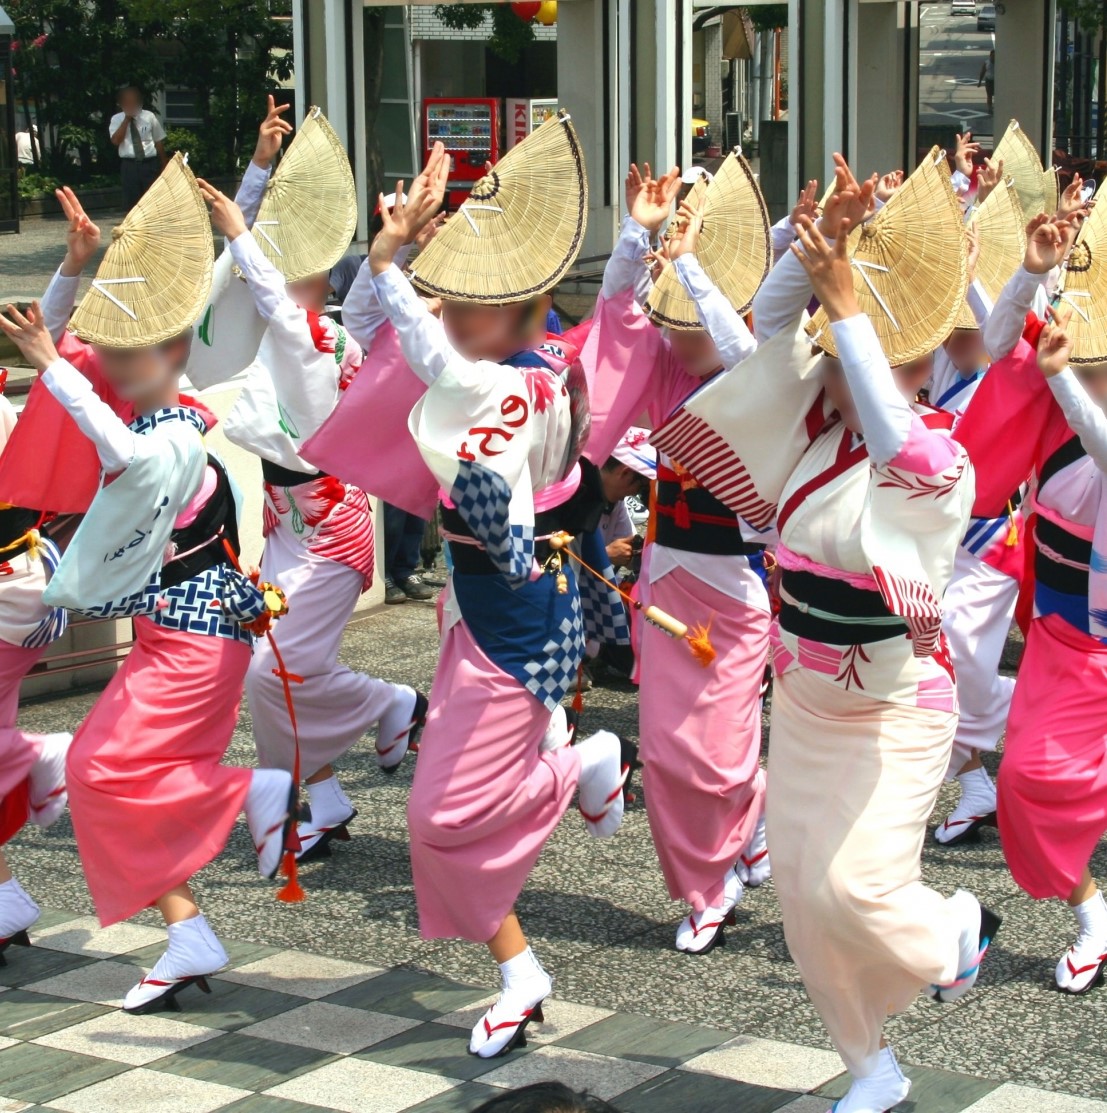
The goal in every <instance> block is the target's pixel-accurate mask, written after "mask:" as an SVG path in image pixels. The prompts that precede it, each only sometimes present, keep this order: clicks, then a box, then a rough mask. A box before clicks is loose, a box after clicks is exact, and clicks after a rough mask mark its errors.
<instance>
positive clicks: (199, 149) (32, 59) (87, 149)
mask: <svg viewBox="0 0 1107 1113" xmlns="http://www.w3.org/2000/svg"><path fill="white" fill-rule="evenodd" d="M5 7H6V9H7V11H8V12H9V14H10V15H11V16H12V18H13V20H14V22H15V25H16V39H17V41H18V43H19V46H18V48H17V50H16V54H15V69H16V99H17V114H19V113H20V112H22V113H24V114H25V115H26V116H27V117H28V118H29V117H30V116H31V115H33V116H34V117H35V118H36V119H37V121H38V124H39V130H40V133H41V134H42V135H43V138H44V140H45V146H46V148H47V162H48V166H46V167H44V169H49V170H51V171H53V172H54V173H59V174H68V175H70V176H71V175H72V169H71V167H70V166H68V165H67V163H68V154H67V152H69V151H73V150H75V151H76V152H77V154H78V156H79V159H80V163H81V169H82V173H83V176H86V177H87V176H88V175H90V174H91V173H92V172H93V171H94V167H95V165H96V164H97V163H99V164H100V165H101V166H112V165H114V164H113V160H112V158H111V156H112V148H111V145H110V141H109V138H108V132H107V121H108V119H109V118H110V117H111V114H112V113H113V112H114V111H115V99H116V93H117V90H118V89H119V88H120V87H121V86H123V85H128V84H134V85H138V86H139V87H140V88H142V89H144V90H146V91H147V92H148V93H150V92H153V91H156V90H159V89H163V88H165V87H167V86H168V87H171V88H183V89H187V90H191V91H194V92H195V94H196V103H197V115H198V117H199V119H200V120H201V123H200V125H199V126H198V127H197V129H196V132H197V134H196V137H195V138H193V139H192V140H191V141H187V137H185V136H177V137H175V138H177V139H178V140H180V141H181V142H182V143H183V142H185V141H187V146H188V147H189V149H190V151H191V153H192V159H193V165H194V166H196V168H197V169H198V170H200V171H201V172H203V173H207V174H218V173H225V172H227V171H229V170H231V169H233V168H234V166H235V165H237V163H238V161H239V156H240V152H241V151H242V150H243V148H244V146H245V145H246V143H248V136H249V133H250V132H251V131H252V130H253V128H254V127H255V126H256V123H257V120H258V119H259V117H260V111H261V105H262V98H263V94H264V93H265V92H266V91H267V90H269V89H271V88H272V86H273V84H274V83H275V82H276V81H277V80H281V79H285V78H287V77H288V76H290V74H291V71H292V55H291V49H292V30H291V25H290V23H289V22H288V21H287V20H286V19H280V18H274V16H280V15H284V14H285V12H286V10H287V8H288V7H289V5H288V4H287V3H281V2H276V3H275V2H273V0H196V2H189V0H7V2H6V4H5Z"/></svg>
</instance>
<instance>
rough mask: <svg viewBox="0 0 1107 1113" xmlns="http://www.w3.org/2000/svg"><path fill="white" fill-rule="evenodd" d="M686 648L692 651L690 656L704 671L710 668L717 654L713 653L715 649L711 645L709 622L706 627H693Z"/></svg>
mask: <svg viewBox="0 0 1107 1113" xmlns="http://www.w3.org/2000/svg"><path fill="white" fill-rule="evenodd" d="M712 617H714V616H712ZM688 648H689V649H691V650H692V656H693V657H695V658H696V660H697V661H699V663H700V664H701V665H702V666H703V667H704V668H705V669H706V668H709V667H710V666H711V663H712V661H714V660H715V658H716V657H717V656H718V654H717V653H716V652H715V647H714V646H713V645H712V644H711V623H710V622H708V624H707V625H706V626H703V625H699V626H695V627H693V628H692V630H691V631H689V633H688Z"/></svg>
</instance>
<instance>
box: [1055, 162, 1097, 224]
mask: <svg viewBox="0 0 1107 1113" xmlns="http://www.w3.org/2000/svg"><path fill="white" fill-rule="evenodd" d="M1083 189H1084V179H1083V178H1082V177H1080V175H1079V174H1073V176H1072V181H1071V182H1069V185H1068V188H1067V189H1066V190H1065V192H1064V193H1062V194H1061V199H1060V201H1058V203H1057V213H1056V219H1057V220H1071V221H1075V222H1076V223H1077V225H1078V226H1079V224H1080V222H1082V221H1083V220H1084V219H1085V218H1086V217H1087V216H1089V215H1090V214H1091V211H1092V209H1093V208H1094V207H1095V201H1094V200H1093V199H1091V198H1089V199H1088V200H1087V201H1085V200H1084V194H1083Z"/></svg>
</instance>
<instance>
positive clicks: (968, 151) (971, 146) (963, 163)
mask: <svg viewBox="0 0 1107 1113" xmlns="http://www.w3.org/2000/svg"><path fill="white" fill-rule="evenodd" d="M978 154H980V144H979V143H974V142H973V138H972V132H971V131H967V132H965V134H964V135H959V136H957V146H956V147H954V149H953V165H954V166H955V167H957V169H958V170H960V171H961V173H962V174H964V175H965V177H966V178H971V177H972V160H973V155H978Z"/></svg>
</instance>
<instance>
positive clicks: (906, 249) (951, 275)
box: [807, 147, 969, 367]
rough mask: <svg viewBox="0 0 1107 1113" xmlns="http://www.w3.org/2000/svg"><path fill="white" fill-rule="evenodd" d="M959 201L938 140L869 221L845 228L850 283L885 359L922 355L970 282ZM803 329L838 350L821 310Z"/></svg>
mask: <svg viewBox="0 0 1107 1113" xmlns="http://www.w3.org/2000/svg"><path fill="white" fill-rule="evenodd" d="M965 247H966V245H965V226H964V224H963V223H962V216H961V203H960V202H959V201H958V200H957V196H956V194H954V192H953V187H952V185H951V184H950V171H949V166H948V165H947V163H946V158H945V154H944V153H943V152H942V151H940V150H939V149H938V148H937V147H934V148H932V149H931V151H930V153H929V154H928V155H927V156H926V158H924V159H923V160H922V162H921V163H919V166H918V168H917V169H916V170H915V172H914V173H913V174H912V175H911V176H910V177H909V178H908V179H907V180H906V181H905V182H904V183H903V185H901V186H900V187H899V189H897V190H896V192H895V194H894V195H893V196H892V199H891V200H890V201H889V202H888V204H887V205H885V206H884V207H883V208H882V209H881V210H880V211H879V212H878V213H877V214H876V216H874V217H873V218H872V219H871V220H870V221H868V222H867V223H866V224H863V225H862V226H861V227H860V228H858V229H855V230H854V231H853V232H852V233H851V234H850V243H849V254H850V263H851V265H852V268H853V286H854V290H855V291H856V293H857V300H858V303H859V304H860V306H861V311H862V312H863V313H866V314H868V317H869V319H870V320H871V321H872V323H873V327H874V328H875V329H876V334H877V336H878V337H879V339H880V346H881V348H882V349H883V350H884V354H885V356H886V357H887V359H888V362H889V363H890V364H891V365H892V366H893V367H897V366H899V365H900V364H903V363H910V362H911V360H914V359H919V358H920V357H921V356H925V355H929V354H930V353H931V352H933V351H934V349H935V348H937V347H938V345H939V344H941V342H942V341H943V340H945V338H946V337H947V336H949V334H950V333H951V332H952V331H953V329H954V327H955V326H956V324H957V319H958V316H959V315H960V312H961V308H962V306H963V305H964V304H965V292H966V291H967V289H968V285H969V272H968V258H967V255H966V250H965ZM807 332H808V335H809V336H811V338H812V339H813V340H814V341H815V343H816V344H818V345H819V347H820V348H822V349H823V351H825V352H826V353H828V354H829V355H832V356H837V355H838V350H837V347H836V345H835V343H834V334H833V332H832V331H831V328H830V322H829V320H828V319H827V315H826V312H825V310H823V309H821V308H820V309H819V310H818V312H816V314H815V316H814V317H813V318H812V319H811V321H810V322H809V323H808V325H807Z"/></svg>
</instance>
